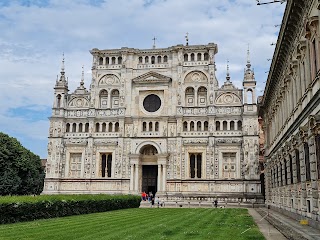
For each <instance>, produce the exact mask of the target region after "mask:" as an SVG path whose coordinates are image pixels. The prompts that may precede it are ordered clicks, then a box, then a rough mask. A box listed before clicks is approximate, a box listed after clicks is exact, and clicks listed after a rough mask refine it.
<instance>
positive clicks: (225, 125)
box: [222, 121, 228, 131]
mask: <svg viewBox="0 0 320 240" xmlns="http://www.w3.org/2000/svg"><path fill="white" fill-rule="evenodd" d="M222 127H223V130H224V131H226V130H227V129H228V123H227V121H223V122H222Z"/></svg>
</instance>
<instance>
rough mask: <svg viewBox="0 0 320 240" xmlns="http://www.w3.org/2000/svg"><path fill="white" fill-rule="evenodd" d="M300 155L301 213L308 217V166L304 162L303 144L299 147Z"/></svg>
mask: <svg viewBox="0 0 320 240" xmlns="http://www.w3.org/2000/svg"><path fill="white" fill-rule="evenodd" d="M298 149H299V153H300V154H299V155H300V174H301V203H302V204H301V211H302V212H301V213H302V215H303V216H306V212H307V199H306V198H307V189H306V188H307V184H306V164H305V160H304V149H303V144H300V146H299V148H298Z"/></svg>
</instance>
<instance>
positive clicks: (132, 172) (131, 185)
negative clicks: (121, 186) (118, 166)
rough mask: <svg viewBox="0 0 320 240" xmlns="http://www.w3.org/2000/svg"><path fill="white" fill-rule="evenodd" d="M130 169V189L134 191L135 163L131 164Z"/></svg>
mask: <svg viewBox="0 0 320 240" xmlns="http://www.w3.org/2000/svg"><path fill="white" fill-rule="evenodd" d="M130 169H131V171H130V191H133V190H134V189H133V181H134V164H131V168H130Z"/></svg>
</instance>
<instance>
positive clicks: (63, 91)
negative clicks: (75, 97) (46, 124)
mask: <svg viewBox="0 0 320 240" xmlns="http://www.w3.org/2000/svg"><path fill="white" fill-rule="evenodd" d="M68 91H69V90H68V79H67V78H66V76H65V67H64V54H63V55H62V65H61V71H60V78H58V76H57V80H56V85H55V87H54V95H55V101H54V104H53V108H64V107H65V101H64V99H65V96H66V95H67V94H68Z"/></svg>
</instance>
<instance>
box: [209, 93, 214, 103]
mask: <svg viewBox="0 0 320 240" xmlns="http://www.w3.org/2000/svg"><path fill="white" fill-rule="evenodd" d="M209 100H210V104H213V94H212V93H211V94H210V97H209Z"/></svg>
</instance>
